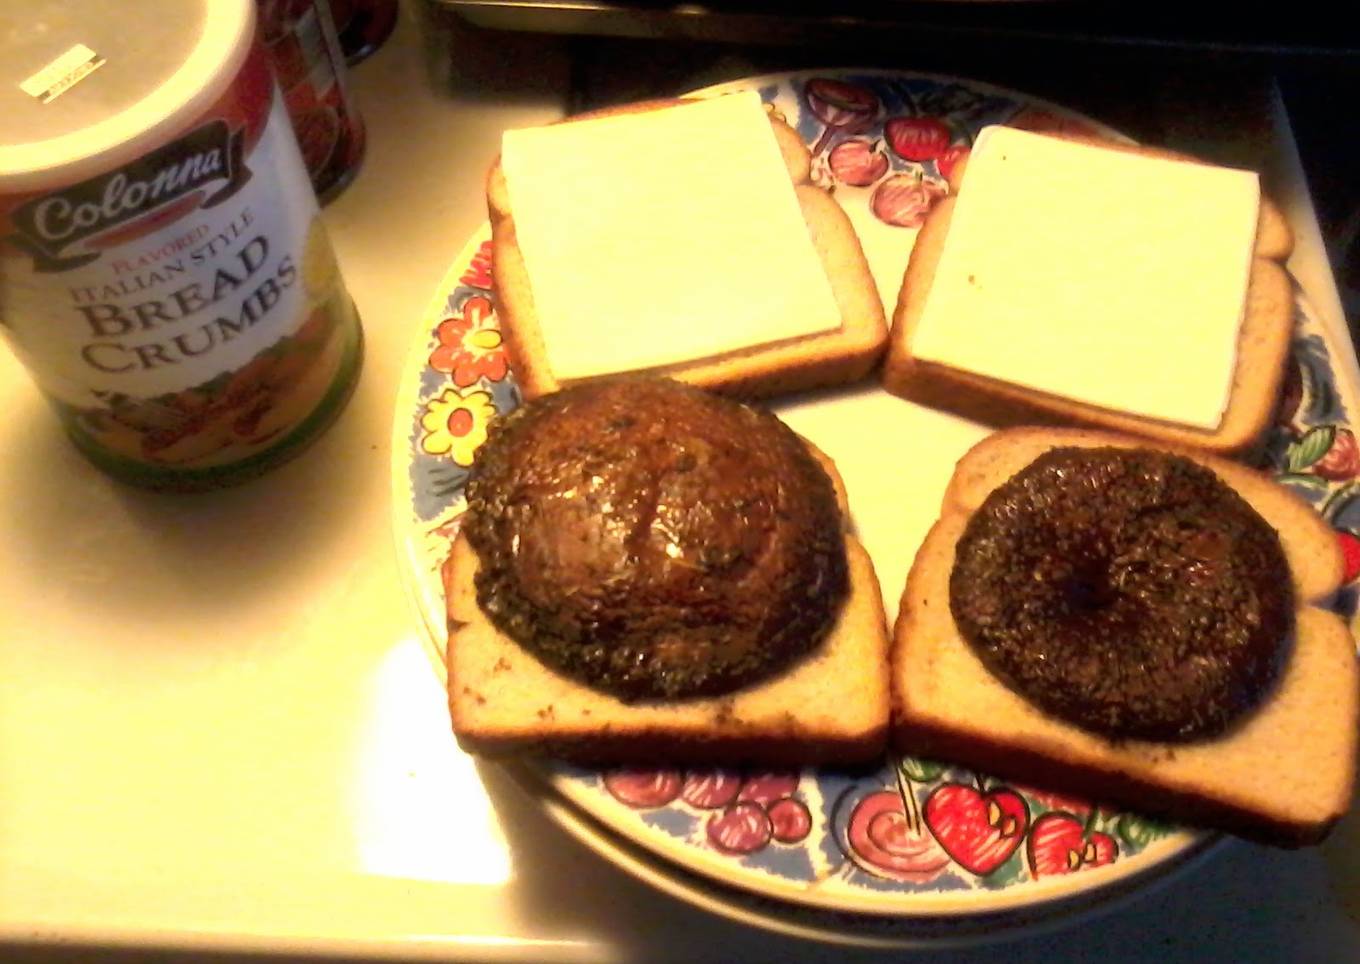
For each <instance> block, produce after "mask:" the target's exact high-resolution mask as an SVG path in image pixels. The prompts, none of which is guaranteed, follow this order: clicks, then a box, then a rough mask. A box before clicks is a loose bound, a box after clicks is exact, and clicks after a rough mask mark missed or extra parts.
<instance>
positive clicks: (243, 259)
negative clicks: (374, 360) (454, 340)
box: [0, 0, 362, 490]
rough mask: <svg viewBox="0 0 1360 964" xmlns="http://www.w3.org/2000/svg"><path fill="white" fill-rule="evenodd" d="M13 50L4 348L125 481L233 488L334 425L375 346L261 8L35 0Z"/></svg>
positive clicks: (5, 111)
mask: <svg viewBox="0 0 1360 964" xmlns="http://www.w3.org/2000/svg"><path fill="white" fill-rule="evenodd" d="M11 19H12V20H13V21H14V22H15V24H16V29H13V30H10V31H9V32H8V33H7V34H6V35H5V36H4V37H3V38H0V44H3V47H4V50H3V51H2V52H0V53H2V55H0V117H4V118H5V123H4V125H3V126H2V127H0V333H3V334H5V335H6V336H7V339H8V341H9V342H10V343H11V344H12V346H13V348H14V350H15V352H16V353H17V355H18V356H19V358H20V359H21V360H22V361H23V362H24V364H25V366H26V367H27V369H28V371H29V372H30V373H31V374H32V376H33V378H34V380H35V381H36V383H37V385H38V387H39V388H40V389H41V390H42V391H43V393H44V394H45V395H46V396H47V398H48V399H49V400H50V401H51V403H52V405H53V407H54V408H55V410H56V411H57V413H58V414H59V416H60V417H61V420H62V422H63V423H64V425H65V427H66V430H67V432H68V433H69V434H70V436H71V438H72V439H73V440H74V441H75V443H76V445H77V446H78V447H79V448H80V449H81V451H83V452H84V453H85V454H86V455H87V456H88V457H89V458H90V459H91V460H92V461H93V462H94V463H95V464H97V465H98V466H99V467H101V468H103V469H104V470H106V471H107V472H109V473H110V474H112V475H114V476H115V477H118V478H120V479H123V480H125V481H128V482H131V483H134V484H139V485H144V486H148V487H151V488H158V489H171V490H196V489H204V488H214V487H217V486H221V485H226V484H230V483H233V482H236V481H240V480H242V479H245V478H248V477H250V476H253V475H256V474H258V473H259V472H261V471H264V470H265V469H268V468H270V467H271V466H273V465H276V464H277V463H279V462H281V461H283V460H285V459H286V458H288V457H290V456H292V455H294V454H296V453H297V452H298V451H299V450H300V449H301V448H302V447H303V446H304V445H305V444H306V443H308V442H309V441H311V440H312V439H314V438H315V437H316V436H317V435H318V434H320V432H321V431H322V430H323V429H324V428H325V427H326V426H327V425H328V424H329V423H330V422H331V421H332V420H333V419H334V417H335V416H336V415H337V414H338V413H339V411H340V410H341V408H343V406H344V403H345V401H346V400H347V399H348V397H349V395H350V392H351V389H352V388H353V385H354V382H355V379H356V378H357V375H358V370H359V364H360V357H361V354H362V336H361V330H360V326H359V320H358V317H357V315H356V314H355V311H354V306H353V304H352V302H351V301H350V298H349V295H348V294H347V292H346V291H345V287H344V283H343V281H342V279H341V276H340V272H339V270H338V268H337V265H336V261H335V257H334V255H333V253H332V251H331V245H330V241H329V239H328V237H327V235H326V230H325V226H324V225H323V224H322V221H321V218H320V215H319V212H318V208H317V201H316V195H315V193H314V192H313V190H312V186H311V184H310V181H309V179H308V176H307V171H306V168H305V167H304V165H303V160H302V156H301V153H300V152H299V149H298V143H297V140H296V138H295V137H294V134H293V130H292V127H291V126H290V124H289V119H288V113H287V110H286V108H285V105H284V101H283V97H282V96H281V94H280V93H279V90H278V88H277V86H276V85H275V83H274V81H273V77H272V74H271V72H270V67H269V60H268V56H267V54H266V52H265V49H264V47H263V46H262V45H261V44H260V43H259V42H258V41H257V39H256V11H255V5H254V3H253V2H252V0H140V2H138V3H136V4H109V3H106V2H104V0H29V3H28V4H26V5H25V7H24V10H23V12H22V15H19V16H16V17H14V18H11Z"/></svg>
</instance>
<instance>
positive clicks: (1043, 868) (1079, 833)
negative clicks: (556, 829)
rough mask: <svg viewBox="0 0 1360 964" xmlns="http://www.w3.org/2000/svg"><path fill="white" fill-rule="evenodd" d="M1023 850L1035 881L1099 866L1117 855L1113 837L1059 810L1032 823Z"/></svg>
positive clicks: (1117, 850)
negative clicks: (1032, 826) (1025, 850)
mask: <svg viewBox="0 0 1360 964" xmlns="http://www.w3.org/2000/svg"><path fill="white" fill-rule="evenodd" d="M1026 849H1027V856H1028V857H1029V870H1030V873H1031V874H1033V875H1034V877H1035V879H1038V878H1040V877H1052V876H1055V875H1057V874H1070V873H1074V872H1076V871H1078V870H1081V869H1082V868H1084V867H1100V866H1102V865H1104V864H1109V863H1113V862H1114V860H1115V858H1116V857H1118V856H1119V845H1118V844H1117V843H1115V841H1114V838H1113V837H1111V836H1110V835H1109V834H1107V833H1100V832H1099V831H1096V830H1092V829H1090V828H1089V827H1088V825H1087V824H1085V823H1083V822H1082V821H1081V820H1078V819H1077V818H1076V817H1074V816H1072V815H1071V814H1070V813H1062V812H1061V811H1054V812H1052V813H1046V814H1044V815H1043V816H1042V817H1040V818H1039V819H1038V820H1036V821H1034V828H1033V829H1032V830H1031V831H1030V834H1029V844H1028V846H1027V848H1026Z"/></svg>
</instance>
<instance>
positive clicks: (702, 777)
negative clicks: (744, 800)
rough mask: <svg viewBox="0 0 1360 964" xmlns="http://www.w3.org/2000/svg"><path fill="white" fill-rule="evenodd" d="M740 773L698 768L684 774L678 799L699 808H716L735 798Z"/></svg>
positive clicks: (739, 782) (739, 786) (738, 788)
mask: <svg viewBox="0 0 1360 964" xmlns="http://www.w3.org/2000/svg"><path fill="white" fill-rule="evenodd" d="M740 789H741V775H740V774H738V773H733V772H732V771H731V770H699V771H691V772H690V773H688V774H686V775H685V785H684V787H682V788H681V790H680V799H681V800H684V801H685V802H686V803H688V804H689V805H690V806H691V807H697V808H698V809H700V810H717V809H719V808H721V807H725V806H727V805H728V804H730V803H732V802H733V801H734V800H736V799H737V791H739V790H740Z"/></svg>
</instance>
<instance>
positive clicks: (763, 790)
mask: <svg viewBox="0 0 1360 964" xmlns="http://www.w3.org/2000/svg"><path fill="white" fill-rule="evenodd" d="M797 789H798V774H796V773H778V772H774V771H771V772H768V773H753V774H751V775H750V776H748V777H747V778H746V781H745V782H744V783H742V785H741V789H740V790H739V791H737V799H738V800H754V801H755V802H756V803H759V804H762V805H763V806H765V807H769V806H770V805H771V804H772V803H774V802H775V801H776V800H782V799H784V798H785V797H791V796H793V795H794V793H795V792H796V791H797Z"/></svg>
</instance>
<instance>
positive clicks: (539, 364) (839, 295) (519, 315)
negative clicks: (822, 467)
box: [486, 99, 888, 398]
mask: <svg viewBox="0 0 1360 964" xmlns="http://www.w3.org/2000/svg"><path fill="white" fill-rule="evenodd" d="M684 103H686V100H684V99H677V100H651V101H643V102H639V103H635V104H628V105H625V106H622V107H615V108H607V109H604V110H597V111H591V112H589V113H586V114H580V115H577V116H575V117H572V118H568V119H567V121H565V122H566V123H569V122H571V121H575V120H587V119H591V118H598V117H607V116H612V115H617V114H629V113H639V112H644V111H650V110H663V109H665V108H667V107H674V106H677V105H680V104H684ZM770 124H771V127H772V129H773V131H774V134H775V139H776V141H777V142H778V144H779V149H780V154H781V155H782V157H783V158H784V163H785V165H786V167H787V168H788V171H789V177H790V179H791V180H792V181H793V184H794V189H795V193H796V194H797V197H798V202H799V206H800V207H801V209H802V212H803V219H804V220H805V221H806V222H807V226H808V232H809V234H810V235H811V238H812V242H813V246H814V247H815V248H816V250H817V254H818V256H819V257H820V258H821V261H822V265H823V266H824V268H825V269H826V275H827V279H828V280H829V281H830V283H831V291H832V294H833V295H834V297H835V300H836V304H837V306H838V307H839V309H840V314H841V326H840V327H839V328H838V329H835V330H833V331H829V332H824V333H820V334H815V335H808V336H805V337H801V338H791V339H787V340H785V341H781V342H776V343H774V344H770V345H762V346H756V347H753V348H748V349H743V350H740V351H735V352H727V353H723V354H719V355H714V356H712V357H709V358H705V359H698V360H695V361H693V362H686V363H683V364H679V365H672V366H666V367H664V368H660V369H654V370H653V371H654V372H655V373H656V374H664V375H667V376H669V377H671V378H676V379H678V380H680V381H684V382H688V383H689V384H691V385H697V386H699V387H701V388H707V389H709V390H711V391H715V392H720V393H722V394H728V395H736V396H739V397H745V398H759V397H768V396H771V395H779V394H784V393H788V392H793V391H799V390H802V389H807V388H815V387H820V386H826V385H835V384H843V383H846V382H852V381H857V380H859V379H861V378H865V377H867V376H868V375H869V373H870V372H871V371H872V370H873V368H874V366H875V365H876V364H877V363H878V360H879V358H880V357H881V356H882V354H883V350H884V348H885V347H886V345H887V339H888V325H887V320H886V316H885V312H884V308H883V304H882V302H881V301H880V299H879V296H878V288H877V286H876V285H875V282H874V278H873V275H872V274H871V273H870V270H869V263H868V261H867V260H866V259H865V257H864V250H863V248H862V247H861V245H860V241H859V236H858V235H857V234H856V233H855V229H854V227H853V225H851V223H850V219H849V217H848V216H847V215H846V214H845V212H844V211H843V210H841V207H840V205H839V204H837V203H836V201H835V200H834V199H833V198H832V197H831V195H830V194H829V193H828V192H826V191H824V190H823V189H821V188H819V187H816V186H815V185H813V184H812V181H811V177H812V158H811V155H810V154H809V153H808V149H807V146H806V145H805V144H804V143H803V141H802V138H800V137H799V136H798V133H797V132H796V131H795V130H793V129H792V128H791V127H789V126H788V125H787V124H785V123H784V122H783V121H781V120H779V119H778V118H775V117H770ZM486 194H487V210H488V214H489V216H490V220H491V244H492V291H493V295H494V297H495V301H496V307H497V311H498V313H499V314H500V317H501V322H502V330H503V334H504V336H505V340H506V347H507V349H508V351H509V353H510V359H511V365H512V367H513V369H514V371H515V377H516V380H517V382H518V384H519V387H520V391H521V392H523V394H524V397H525V398H536V397H537V396H539V395H545V394H547V393H549V392H554V391H557V390H558V389H559V388H561V387H563V383H562V382H560V381H559V380H558V379H557V377H556V376H555V375H554V374H553V372H552V368H551V365H550V363H549V360H548V357H547V352H546V348H545V346H544V343H543V336H542V331H541V329H540V327H539V323H538V315H537V312H536V310H535V307H534V299H533V291H532V286H531V283H530V279H529V274H528V270H527V268H526V266H525V263H524V257H523V255H522V254H521V252H520V249H519V243H518V240H517V238H516V235H515V222H514V213H513V211H512V209H511V205H510V197H509V193H508V191H507V189H506V184H505V177H504V174H503V172H502V170H501V164H500V158H499V157H498V158H497V159H496V161H495V163H494V164H493V165H492V166H491V169H490V171H489V172H488V174H487V185H486Z"/></svg>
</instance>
